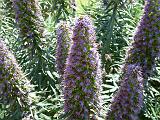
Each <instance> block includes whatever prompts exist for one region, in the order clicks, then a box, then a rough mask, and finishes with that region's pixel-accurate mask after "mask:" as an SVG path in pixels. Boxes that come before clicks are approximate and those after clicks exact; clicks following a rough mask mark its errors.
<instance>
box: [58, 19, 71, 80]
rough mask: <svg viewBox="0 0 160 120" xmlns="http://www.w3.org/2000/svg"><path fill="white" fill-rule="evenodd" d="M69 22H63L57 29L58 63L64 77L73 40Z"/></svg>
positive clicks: (60, 72)
mask: <svg viewBox="0 0 160 120" xmlns="http://www.w3.org/2000/svg"><path fill="white" fill-rule="evenodd" d="M70 31H71V30H70V28H69V27H68V25H67V23H65V22H61V23H60V25H59V26H58V30H57V50H56V64H57V70H58V72H59V74H60V76H61V77H62V76H63V74H64V68H65V64H66V59H67V56H68V52H69V49H70V46H71V44H72V42H71V32H70Z"/></svg>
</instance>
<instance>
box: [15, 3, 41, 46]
mask: <svg viewBox="0 0 160 120" xmlns="http://www.w3.org/2000/svg"><path fill="white" fill-rule="evenodd" d="M12 3H13V8H14V11H15V19H16V23H17V25H18V28H19V31H20V35H19V37H20V38H23V39H25V41H26V39H29V41H27V42H28V43H27V42H25V46H27V47H29V46H30V45H33V44H34V40H35V39H37V37H40V38H42V37H43V36H44V35H43V33H44V29H43V18H42V14H41V11H40V8H39V5H38V1H37V0H21V1H20V0H12ZM31 43H32V44H31ZM26 44H27V45H26ZM33 46H34V45H33ZM33 46H32V47H33Z"/></svg>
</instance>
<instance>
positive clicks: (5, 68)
mask: <svg viewBox="0 0 160 120" xmlns="http://www.w3.org/2000/svg"><path fill="white" fill-rule="evenodd" d="M30 90H31V89H30V83H29V81H28V80H27V79H26V77H25V76H24V74H23V72H22V71H21V68H20V67H19V66H18V63H17V62H16V59H15V57H14V55H13V54H12V53H11V52H10V51H9V50H8V49H7V46H6V45H5V43H4V42H3V40H1V39H0V102H1V103H3V104H10V105H11V103H12V104H14V103H15V101H16V100H17V98H19V100H20V102H21V105H23V103H24V102H26V100H27V99H28V97H27V96H28V92H30Z"/></svg>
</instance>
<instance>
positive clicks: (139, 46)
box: [126, 0, 160, 73]
mask: <svg viewBox="0 0 160 120" xmlns="http://www.w3.org/2000/svg"><path fill="white" fill-rule="evenodd" d="M159 6H160V4H159V2H158V1H155V0H146V4H145V8H144V15H143V16H142V18H141V21H140V23H139V25H138V27H137V31H136V33H135V35H134V38H133V40H134V41H133V43H132V45H131V48H130V50H129V51H128V54H127V55H128V56H127V57H126V63H127V65H128V64H136V63H138V64H140V66H142V69H143V72H146V73H147V72H149V73H151V71H152V68H153V66H154V64H155V59H156V57H158V53H159V52H160V49H159V48H158V47H159V45H160V40H159V35H160V27H159V18H160V15H159V10H157V9H158V8H159ZM153 53H154V54H153Z"/></svg>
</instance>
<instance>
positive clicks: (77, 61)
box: [63, 16, 101, 120]
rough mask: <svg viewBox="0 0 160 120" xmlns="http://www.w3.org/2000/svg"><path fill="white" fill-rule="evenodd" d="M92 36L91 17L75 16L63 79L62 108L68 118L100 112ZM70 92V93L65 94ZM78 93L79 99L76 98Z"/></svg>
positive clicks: (98, 74)
mask: <svg viewBox="0 0 160 120" xmlns="http://www.w3.org/2000/svg"><path fill="white" fill-rule="evenodd" d="M93 36H95V32H94V28H93V26H92V22H91V20H90V18H89V17H87V16H84V17H80V18H79V19H77V21H76V23H75V27H74V29H73V36H72V40H73V45H72V46H71V49H70V52H69V56H68V58H67V63H66V68H65V72H64V80H63V84H64V90H63V93H64V96H65V103H64V109H65V112H66V113H68V112H71V113H72V114H71V115H70V117H69V118H68V119H70V120H74V119H81V120H84V119H86V118H90V119H92V117H93V116H94V114H96V115H97V116H98V115H99V113H100V108H101V105H100V102H101V98H100V97H101V96H100V91H101V65H100V57H99V54H98V52H97V48H96V43H95V41H96V37H93ZM93 38H94V39H93ZM73 71H74V72H73ZM71 79H73V80H74V81H75V84H74V86H73V84H70V85H68V83H70V82H71V83H72V82H73V81H71ZM69 91H70V93H71V94H68V92H69ZM77 96H78V99H75V98H77ZM71 106H72V107H71ZM92 110H94V113H93V111H92Z"/></svg>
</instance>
